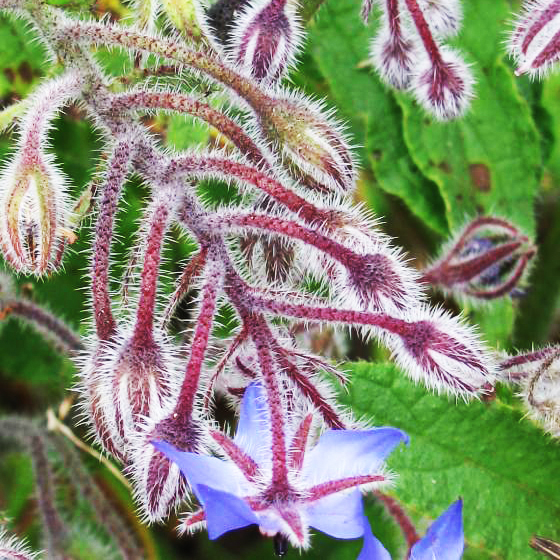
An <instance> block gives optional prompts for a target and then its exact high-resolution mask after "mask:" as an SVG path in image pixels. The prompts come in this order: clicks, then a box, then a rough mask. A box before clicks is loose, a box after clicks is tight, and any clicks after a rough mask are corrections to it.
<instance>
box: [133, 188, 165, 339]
mask: <svg viewBox="0 0 560 560" xmlns="http://www.w3.org/2000/svg"><path fill="white" fill-rule="evenodd" d="M169 214H170V204H169V201H168V200H167V199H165V200H162V201H161V202H159V201H158V203H157V204H156V205H155V208H154V209H153V211H152V216H151V220H150V222H151V223H150V228H149V232H148V242H147V245H146V251H145V253H144V266H143V268H142V281H141V285H140V300H139V302H138V310H137V312H136V325H135V327H134V342H135V343H137V344H140V345H142V346H148V345H149V344H150V343H151V342H152V341H153V325H154V309H155V304H156V289H157V282H158V277H159V265H160V261H161V249H162V246H163V239H164V236H165V232H166V231H167V225H168V220H169Z"/></svg>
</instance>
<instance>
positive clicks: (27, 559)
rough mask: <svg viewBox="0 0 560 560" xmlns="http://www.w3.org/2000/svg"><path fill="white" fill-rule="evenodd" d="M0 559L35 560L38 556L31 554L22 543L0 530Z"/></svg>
mask: <svg viewBox="0 0 560 560" xmlns="http://www.w3.org/2000/svg"><path fill="white" fill-rule="evenodd" d="M0 558H2V559H3V560H36V559H37V558H38V554H37V553H34V552H31V550H29V548H28V547H27V545H26V544H25V543H24V542H23V541H21V540H20V539H18V538H17V537H15V536H10V535H8V533H6V531H4V530H3V529H1V528H0Z"/></svg>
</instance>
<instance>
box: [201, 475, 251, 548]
mask: <svg viewBox="0 0 560 560" xmlns="http://www.w3.org/2000/svg"><path fill="white" fill-rule="evenodd" d="M196 492H197V495H199V496H200V497H201V499H202V501H203V502H204V513H205V514H206V523H207V526H208V537H209V538H210V539H212V540H214V539H217V538H218V537H219V536H221V535H223V534H224V533H227V532H228V531H233V530H234V529H240V528H241V527H247V525H254V524H257V525H258V523H259V520H258V519H257V517H256V515H255V514H254V513H253V512H252V510H251V508H250V507H249V506H248V505H247V504H246V503H245V502H244V501H243V500H241V499H239V498H238V497H237V496H234V495H233V494H229V493H227V492H220V491H219V490H214V489H213V488H210V487H208V486H205V485H204V484H200V485H198V486H197V487H196Z"/></svg>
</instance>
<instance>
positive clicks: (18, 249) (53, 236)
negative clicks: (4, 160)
mask: <svg viewBox="0 0 560 560" xmlns="http://www.w3.org/2000/svg"><path fill="white" fill-rule="evenodd" d="M0 208H1V209H2V212H1V213H0V215H1V218H0V220H1V221H0V238H1V240H2V251H3V253H4V257H5V258H6V260H7V261H8V262H9V263H10V264H11V265H12V266H13V267H14V268H15V269H16V270H17V271H18V272H23V273H33V274H36V275H42V274H46V273H47V272H49V271H50V270H51V269H52V268H54V267H55V266H56V265H57V261H58V260H59V258H58V253H59V251H60V249H61V248H62V247H63V245H64V243H65V242H66V241H67V240H68V238H69V229H68V227H67V225H68V219H69V215H70V213H69V211H68V208H67V204H66V196H65V180H64V177H63V176H62V174H61V173H60V171H58V169H57V168H56V167H55V166H54V165H53V164H52V163H51V162H50V161H49V159H48V158H47V157H45V155H41V154H33V155H31V154H29V152H25V153H21V154H19V156H18V157H16V160H15V161H14V162H13V163H12V164H11V165H9V166H8V167H6V168H5V169H4V171H3V173H2V175H1V176H0Z"/></svg>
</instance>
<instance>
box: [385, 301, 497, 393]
mask: <svg viewBox="0 0 560 560" xmlns="http://www.w3.org/2000/svg"><path fill="white" fill-rule="evenodd" d="M393 332H395V333H396V334H397V336H394V335H388V337H387V342H388V345H389V346H390V347H391V348H392V349H393V355H394V358H395V360H396V362H397V363H398V364H399V365H400V366H401V367H402V368H403V370H404V371H406V372H407V373H408V374H409V375H410V376H411V377H412V378H413V379H414V380H415V381H422V382H423V383H424V384H425V385H426V386H427V387H429V388H431V389H434V390H435V391H437V392H438V393H439V392H442V391H443V392H448V393H451V394H458V395H461V396H463V397H464V398H468V397H470V396H476V395H480V394H482V393H485V392H487V391H488V390H489V389H490V388H491V386H492V384H493V383H494V380H495V364H494V360H493V358H492V357H491V356H490V354H489V353H488V352H487V350H486V349H485V348H484V345H483V344H482V343H481V342H480V340H479V339H478V337H477V336H476V334H475V332H474V329H473V328H471V327H468V326H467V325H465V324H464V323H463V322H462V321H460V320H458V319H457V318H455V317H451V316H450V315H448V314H447V313H444V312H443V311H441V310H433V309H430V308H427V307H421V308H419V309H418V310H417V311H415V312H414V313H412V314H411V317H410V318H409V322H406V323H404V324H400V325H398V327H397V328H395V329H394V330H393Z"/></svg>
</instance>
